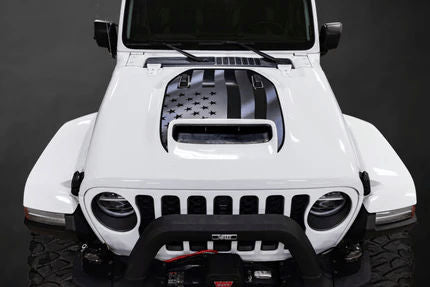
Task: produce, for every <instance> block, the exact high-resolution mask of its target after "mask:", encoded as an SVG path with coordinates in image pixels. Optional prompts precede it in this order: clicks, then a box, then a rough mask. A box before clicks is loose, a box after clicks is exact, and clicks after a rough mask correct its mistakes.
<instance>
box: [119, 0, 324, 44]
mask: <svg viewBox="0 0 430 287" xmlns="http://www.w3.org/2000/svg"><path fill="white" fill-rule="evenodd" d="M305 1H306V2H307V6H308V7H307V8H308V14H309V30H310V31H309V32H310V40H309V41H307V42H302V43H297V44H293V43H287V42H284V43H283V42H279V41H276V42H275V41H274V42H272V43H270V42H265V43H264V45H266V47H260V45H259V44H263V42H261V43H255V44H254V43H250V42H248V41H245V42H244V43H245V44H252V45H253V47H254V48H256V49H258V50H263V51H308V50H311V49H313V48H314V47H315V45H316V42H317V41H316V39H317V37H318V31H316V29H315V27H316V26H315V25H317V23H316V20H315V11H314V9H315V7H314V2H313V0H305ZM131 2H132V0H124V7H123V8H124V9H123V17H122V29H121V30H120V32H121V37H119V38H120V39H121V41H122V44H123V45H124V46H125V47H126V48H128V49H131V50H154V51H155V50H166V46H165V43H168V44H174V45H178V48H181V49H183V50H189V51H234V50H247V49H245V48H243V47H238V46H237V45H225V44H224V45H220V44H219V42H223V41H224V40H225V39H219V40H212V41H209V40H202V42H203V43H204V45H200V43H199V41H198V40H197V41H196V40H182V41H160V40H158V41H157V40H156V41H151V42H146V43H133V42H129V41H128V39H127V29H128V25H129V24H128V22H129V19H128V18H129V15H130V13H129V11H130V3H131ZM211 43H213V44H211ZM183 44H185V45H186V47H183ZM271 44H273V46H270V47H269V45H271ZM275 45H278V47H275Z"/></svg>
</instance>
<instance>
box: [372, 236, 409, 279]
mask: <svg viewBox="0 0 430 287" xmlns="http://www.w3.org/2000/svg"><path fill="white" fill-rule="evenodd" d="M366 245H367V249H368V251H369V255H370V264H371V266H372V278H371V284H370V285H369V287H370V286H372V287H410V286H413V285H414V284H413V281H414V280H413V274H414V266H415V262H414V252H413V249H412V243H411V239H410V236H409V233H408V232H407V231H402V232H397V233H393V234H390V235H383V236H378V237H375V238H372V239H370V240H368V241H367V242H366Z"/></svg>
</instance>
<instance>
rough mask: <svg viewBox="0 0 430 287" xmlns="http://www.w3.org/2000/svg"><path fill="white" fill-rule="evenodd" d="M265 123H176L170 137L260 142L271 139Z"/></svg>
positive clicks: (198, 141)
mask: <svg viewBox="0 0 430 287" xmlns="http://www.w3.org/2000/svg"><path fill="white" fill-rule="evenodd" d="M272 136H273V131H272V127H271V126H270V125H267V124H258V125H257V124H248V125H245V124H236V125H231V124H216V125H214V124H176V125H174V126H173V132H172V137H173V139H174V140H175V141H176V142H179V143H187V144H260V143H267V142H269V141H270V140H271V139H272Z"/></svg>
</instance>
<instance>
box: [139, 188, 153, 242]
mask: <svg viewBox="0 0 430 287" xmlns="http://www.w3.org/2000/svg"><path fill="white" fill-rule="evenodd" d="M136 205H137V207H138V208H139V212H140V226H139V233H140V234H142V233H143V231H144V230H145V228H146V226H148V224H150V223H151V222H152V221H153V220H154V219H155V210H154V199H153V198H152V197H151V196H149V195H139V196H137V197H136Z"/></svg>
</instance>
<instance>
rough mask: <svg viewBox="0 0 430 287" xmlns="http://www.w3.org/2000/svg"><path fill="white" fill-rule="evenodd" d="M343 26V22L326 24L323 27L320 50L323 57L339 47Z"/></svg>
mask: <svg viewBox="0 0 430 287" xmlns="http://www.w3.org/2000/svg"><path fill="white" fill-rule="evenodd" d="M342 28H343V25H342V23H341V22H333V23H326V24H324V25H323V26H322V27H321V32H320V49H321V55H325V54H327V52H328V51H329V50H332V49H336V48H337V46H339V42H340V36H341V35H342Z"/></svg>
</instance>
